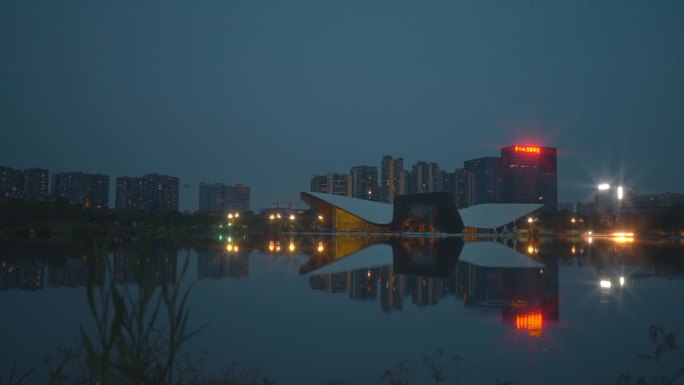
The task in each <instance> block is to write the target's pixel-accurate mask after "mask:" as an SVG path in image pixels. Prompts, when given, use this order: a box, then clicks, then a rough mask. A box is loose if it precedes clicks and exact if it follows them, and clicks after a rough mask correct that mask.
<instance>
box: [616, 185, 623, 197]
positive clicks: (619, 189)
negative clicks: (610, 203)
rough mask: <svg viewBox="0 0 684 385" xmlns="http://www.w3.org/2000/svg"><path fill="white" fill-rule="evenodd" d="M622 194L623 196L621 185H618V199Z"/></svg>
mask: <svg viewBox="0 0 684 385" xmlns="http://www.w3.org/2000/svg"><path fill="white" fill-rule="evenodd" d="M623 196H624V192H623V191H622V186H619V187H618V189H617V197H618V199H622V197H623Z"/></svg>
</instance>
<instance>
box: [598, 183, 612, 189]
mask: <svg viewBox="0 0 684 385" xmlns="http://www.w3.org/2000/svg"><path fill="white" fill-rule="evenodd" d="M609 188H610V185H609V184H608V183H601V184H600V185H598V189H599V190H608V189H609Z"/></svg>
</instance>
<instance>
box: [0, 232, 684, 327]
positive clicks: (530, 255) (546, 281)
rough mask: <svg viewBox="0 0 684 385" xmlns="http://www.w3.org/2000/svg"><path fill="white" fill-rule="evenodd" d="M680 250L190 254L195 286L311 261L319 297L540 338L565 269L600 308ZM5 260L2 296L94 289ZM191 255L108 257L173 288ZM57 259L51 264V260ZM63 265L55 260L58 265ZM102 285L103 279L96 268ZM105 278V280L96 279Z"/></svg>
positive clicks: (337, 247) (50, 270) (346, 244)
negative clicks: (423, 310)
mask: <svg viewBox="0 0 684 385" xmlns="http://www.w3.org/2000/svg"><path fill="white" fill-rule="evenodd" d="M682 246H683V245H682V243H681V242H680V243H675V242H663V241H661V242H634V241H633V240H627V241H625V240H601V241H597V240H594V241H593V242H592V240H591V239H580V238H567V239H566V238H541V239H525V238H502V239H484V240H483V239H470V238H461V237H444V238H442V237H434V238H419V237H415V238H413V237H409V238H396V237H344V236H337V237H335V236H325V237H292V236H286V237H273V238H272V239H254V240H251V241H250V240H248V239H241V240H240V241H239V242H238V241H234V240H232V239H230V240H228V242H227V243H225V242H224V243H221V244H214V245H210V246H205V247H194V248H193V249H194V251H195V252H196V255H197V258H196V262H195V260H193V262H192V263H196V266H193V269H191V271H193V272H196V276H194V277H189V278H194V279H197V280H206V279H214V280H216V279H224V278H244V277H247V276H249V267H250V255H253V252H254V251H258V253H259V254H261V255H266V256H269V257H270V258H275V259H281V258H291V257H293V256H302V255H305V256H308V257H309V259H308V261H306V262H305V263H304V264H302V265H301V266H300V270H299V274H300V275H301V276H303V278H304V279H307V280H308V284H309V286H310V288H311V289H312V290H314V291H317V292H325V293H330V294H334V293H345V294H347V295H348V296H349V298H350V299H351V300H359V301H378V303H379V308H380V309H381V310H382V311H384V312H392V311H400V310H402V309H404V307H405V305H406V304H407V303H411V304H413V305H416V306H429V305H436V304H438V303H440V301H443V300H445V299H447V298H455V299H456V300H457V301H460V302H462V304H463V306H464V307H465V308H466V309H469V310H471V309H472V310H483V309H490V310H492V311H494V312H497V313H499V314H500V315H501V318H502V320H503V321H505V322H509V323H512V324H514V325H515V326H516V327H517V328H520V329H526V330H528V331H529V332H530V334H532V335H535V334H538V333H540V332H541V330H542V329H543V325H544V324H545V323H548V322H555V321H558V320H559V317H560V315H559V314H560V312H559V308H558V303H559V289H558V287H559V267H560V266H563V265H574V266H580V267H581V266H586V267H589V268H593V269H594V270H595V271H596V275H597V285H596V286H595V287H596V290H597V291H598V292H599V293H600V298H601V302H610V300H611V293H614V292H615V291H617V290H621V288H622V287H623V286H628V285H630V284H632V283H634V282H635V281H636V280H639V279H644V278H647V277H650V276H665V277H668V278H675V277H682V276H683V275H684V274H683V273H684V267H683V266H682V262H681V258H677V257H679V256H681V254H682V250H684V248H683V247H682ZM32 253H33V254H31V255H22V254H21V253H18V252H16V251H13V250H10V251H9V252H8V251H7V250H5V251H4V252H3V254H2V255H0V291H1V290H10V289H20V290H32V291H36V290H38V291H39V290H43V289H45V288H46V287H78V286H84V285H86V283H87V282H88V277H89V275H88V274H89V266H92V265H93V264H92V263H89V262H92V261H91V260H90V259H89V257H88V256H83V255H80V256H79V255H78V254H74V253H73V252H65V253H64V255H60V256H58V257H55V256H50V257H46V258H43V259H41V258H40V252H35V251H32ZM189 253H190V251H189V249H182V250H180V252H179V251H178V250H171V249H168V248H163V247H159V248H152V249H151V251H150V252H149V253H147V256H146V257H144V259H142V258H141V257H140V254H139V251H138V250H137V249H135V248H134V247H132V248H128V249H126V248H124V249H122V250H118V251H111V252H109V253H108V254H107V255H108V257H107V261H109V263H110V266H111V267H112V274H111V279H112V280H113V281H114V282H118V283H136V282H137V280H138V277H137V276H136V274H135V271H136V270H135V269H136V267H137V266H140V265H141V264H142V266H145V269H144V271H145V277H146V280H145V281H146V282H148V283H152V284H159V283H161V282H176V280H178V279H179V270H181V267H182V266H179V258H178V256H179V255H189ZM46 261H52V262H46ZM55 261H59V262H55ZM97 266H99V267H97V268H96V269H95V271H94V272H93V273H92V274H95V276H96V279H100V280H102V279H103V278H102V277H104V276H105V274H104V273H105V272H104V267H103V265H97ZM97 277H99V278H97Z"/></svg>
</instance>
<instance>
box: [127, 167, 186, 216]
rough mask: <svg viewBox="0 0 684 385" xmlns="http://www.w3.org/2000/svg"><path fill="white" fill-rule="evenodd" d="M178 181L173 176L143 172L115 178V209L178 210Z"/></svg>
mask: <svg viewBox="0 0 684 385" xmlns="http://www.w3.org/2000/svg"><path fill="white" fill-rule="evenodd" d="M178 188H179V181H178V178H177V177H175V176H169V175H159V174H145V175H144V176H142V177H127V176H123V177H118V178H116V198H115V199H116V203H115V207H116V208H117V209H134V210H178Z"/></svg>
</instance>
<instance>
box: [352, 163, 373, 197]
mask: <svg viewBox="0 0 684 385" xmlns="http://www.w3.org/2000/svg"><path fill="white" fill-rule="evenodd" d="M350 175H351V190H352V195H351V196H352V198H359V199H367V200H370V201H378V200H380V191H379V190H380V187H379V185H378V168H377V167H372V166H356V167H352V168H351V171H350Z"/></svg>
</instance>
